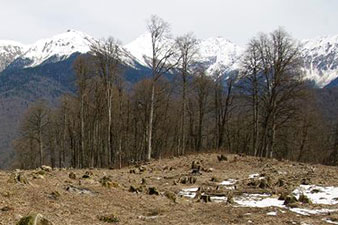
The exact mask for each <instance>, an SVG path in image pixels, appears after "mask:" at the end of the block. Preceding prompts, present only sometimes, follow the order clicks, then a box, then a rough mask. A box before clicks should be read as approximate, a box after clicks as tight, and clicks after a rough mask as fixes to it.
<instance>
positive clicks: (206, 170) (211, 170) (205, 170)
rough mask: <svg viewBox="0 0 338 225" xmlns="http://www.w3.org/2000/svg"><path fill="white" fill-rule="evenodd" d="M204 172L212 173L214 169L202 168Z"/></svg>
mask: <svg viewBox="0 0 338 225" xmlns="http://www.w3.org/2000/svg"><path fill="white" fill-rule="evenodd" d="M202 171H203V172H206V173H212V172H213V171H214V169H213V168H202Z"/></svg>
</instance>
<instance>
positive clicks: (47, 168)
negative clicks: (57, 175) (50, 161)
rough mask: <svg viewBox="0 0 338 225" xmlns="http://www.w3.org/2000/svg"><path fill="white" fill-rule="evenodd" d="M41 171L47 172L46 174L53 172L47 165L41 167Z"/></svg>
mask: <svg viewBox="0 0 338 225" xmlns="http://www.w3.org/2000/svg"><path fill="white" fill-rule="evenodd" d="M40 168H41V170H43V171H46V172H52V170H53V169H52V167H50V166H46V165H42V166H41V167H40Z"/></svg>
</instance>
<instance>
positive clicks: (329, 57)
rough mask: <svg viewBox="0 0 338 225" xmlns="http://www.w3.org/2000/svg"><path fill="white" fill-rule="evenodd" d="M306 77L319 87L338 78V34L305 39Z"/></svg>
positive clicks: (303, 42)
mask: <svg viewBox="0 0 338 225" xmlns="http://www.w3.org/2000/svg"><path fill="white" fill-rule="evenodd" d="M302 45H303V50H302V52H303V56H304V60H305V65H304V69H305V70H306V78H308V79H310V80H314V81H315V83H316V84H317V85H318V86H319V87H324V86H326V85H328V84H329V83H330V82H331V81H333V80H334V79H336V78H338V35H336V36H331V37H328V36H326V37H321V38H316V39H311V40H303V41H302Z"/></svg>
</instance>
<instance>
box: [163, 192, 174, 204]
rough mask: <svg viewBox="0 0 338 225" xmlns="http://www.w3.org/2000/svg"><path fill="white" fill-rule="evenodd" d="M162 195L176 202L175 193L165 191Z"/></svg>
mask: <svg viewBox="0 0 338 225" xmlns="http://www.w3.org/2000/svg"><path fill="white" fill-rule="evenodd" d="M164 196H166V197H167V198H168V199H170V200H171V201H173V202H176V195H175V193H173V192H171V191H166V192H164Z"/></svg>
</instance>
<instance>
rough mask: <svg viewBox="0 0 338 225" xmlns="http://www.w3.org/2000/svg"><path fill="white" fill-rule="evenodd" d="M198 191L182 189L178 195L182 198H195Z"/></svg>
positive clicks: (195, 189) (196, 189)
mask: <svg viewBox="0 0 338 225" xmlns="http://www.w3.org/2000/svg"><path fill="white" fill-rule="evenodd" d="M196 191H198V188H195V187H194V188H185V189H182V190H181V191H180V192H179V193H178V195H179V196H182V197H187V198H195V196H196Z"/></svg>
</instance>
